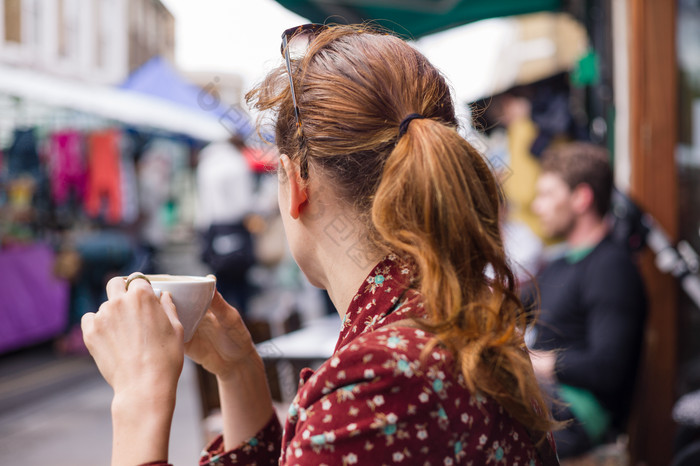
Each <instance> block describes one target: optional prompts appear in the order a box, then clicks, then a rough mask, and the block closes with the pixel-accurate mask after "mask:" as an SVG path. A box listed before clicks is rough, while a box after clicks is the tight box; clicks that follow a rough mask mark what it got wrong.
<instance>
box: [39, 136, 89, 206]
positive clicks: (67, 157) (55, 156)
mask: <svg viewBox="0 0 700 466" xmlns="http://www.w3.org/2000/svg"><path fill="white" fill-rule="evenodd" d="M48 163H49V174H50V177H51V196H52V197H53V200H54V202H55V203H56V205H62V204H65V203H66V202H67V201H68V200H69V198H70V193H71V191H72V192H73V193H74V194H75V198H76V200H78V201H82V200H83V197H84V196H85V189H86V182H87V171H86V167H85V160H84V158H83V152H82V144H81V136H80V133H79V132H77V131H72V130H68V131H60V132H57V133H54V134H52V135H51V141H50V144H49V151H48Z"/></svg>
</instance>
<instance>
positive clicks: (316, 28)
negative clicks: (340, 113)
mask: <svg viewBox="0 0 700 466" xmlns="http://www.w3.org/2000/svg"><path fill="white" fill-rule="evenodd" d="M326 29H328V26H326V25H325V24H315V23H309V24H302V25H301V26H297V27H293V28H289V29H287V30H286V31H284V32H283V33H282V47H281V52H282V56H283V57H284V62H285V64H286V65H287V75H288V76H289V90H290V92H291V93H292V103H293V104H294V118H296V123H297V131H298V132H301V120H300V119H299V106H298V105H297V96H296V92H295V91H294V80H293V79H292V60H299V59H300V58H302V57H303V56H304V54H305V53H306V50H307V49H308V48H309V44H310V43H311V41H313V40H314V38H316V36H318V35H319V34H320V33H321V32H323V31H325V30H326Z"/></svg>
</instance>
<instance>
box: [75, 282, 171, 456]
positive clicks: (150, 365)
mask: <svg viewBox="0 0 700 466" xmlns="http://www.w3.org/2000/svg"><path fill="white" fill-rule="evenodd" d="M107 297H108V300H107V302H105V303H104V304H102V306H100V310H99V312H98V313H97V314H95V313H88V314H85V315H84V316H83V319H82V329H83V338H84V339H85V345H86V346H87V348H88V350H89V351H90V354H91V355H92V357H93V358H94V359H95V362H96V363H97V367H98V368H99V370H100V372H101V373H102V376H103V377H104V378H105V380H106V381H107V382H108V383H109V384H110V385H111V386H112V388H113V389H114V399H113V400H112V427H113V439H112V442H113V445H112V466H118V465H134V464H144V463H148V462H152V461H163V460H167V458H168V440H169V438H170V425H171V423H172V417H173V411H174V410H175V392H176V389H177V381H178V378H179V377H180V373H181V372H182V365H183V362H184V347H183V340H184V331H183V329H182V324H180V321H179V320H178V318H177V313H176V311H175V305H174V304H173V301H172V299H171V298H170V295H169V294H168V293H163V295H162V296H161V298H160V300H159V299H158V298H156V295H155V294H154V293H153V289H152V288H151V286H150V284H149V283H148V282H146V281H145V280H142V279H136V280H133V281H132V282H131V283H130V285H129V290H128V291H127V290H126V286H125V282H124V279H123V278H120V277H117V278H113V279H112V280H110V281H109V283H108V284H107Z"/></svg>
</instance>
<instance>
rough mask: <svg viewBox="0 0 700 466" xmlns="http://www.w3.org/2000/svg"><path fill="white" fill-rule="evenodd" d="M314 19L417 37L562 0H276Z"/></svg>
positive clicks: (545, 7) (540, 8)
mask: <svg viewBox="0 0 700 466" xmlns="http://www.w3.org/2000/svg"><path fill="white" fill-rule="evenodd" d="M277 2H278V3H279V4H281V5H282V6H284V7H285V8H287V9H288V10H291V11H293V12H295V13H297V14H299V15H301V16H304V17H305V18H309V19H310V20H311V21H312V22H314V23H325V22H329V23H361V22H364V21H368V20H372V21H375V22H377V23H379V24H380V25H382V26H384V27H387V28H389V29H392V30H394V31H395V32H397V33H398V34H400V35H402V36H406V37H407V38H418V37H421V36H424V35H427V34H431V33H433V32H438V31H442V30H445V29H449V28H452V27H455V26H460V25H462V24H466V23H471V22H473V21H478V20H481V19H487V18H496V17H501V16H513V15H521V14H526V13H534V12H538V11H553V10H558V9H559V8H560V6H561V0H277Z"/></svg>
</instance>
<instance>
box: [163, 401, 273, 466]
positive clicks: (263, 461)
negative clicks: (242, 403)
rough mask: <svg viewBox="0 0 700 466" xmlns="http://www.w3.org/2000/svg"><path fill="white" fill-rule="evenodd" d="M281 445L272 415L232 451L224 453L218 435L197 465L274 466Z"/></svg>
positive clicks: (222, 442)
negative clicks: (251, 435)
mask: <svg viewBox="0 0 700 466" xmlns="http://www.w3.org/2000/svg"><path fill="white" fill-rule="evenodd" d="M281 443H282V428H281V426H280V423H279V420H278V419H277V415H276V414H274V413H273V415H272V417H271V418H270V420H269V421H268V423H267V424H266V425H265V427H263V428H262V429H261V430H260V432H258V433H257V434H256V435H255V437H253V438H251V439H250V440H248V441H247V442H244V443H242V444H241V445H239V446H238V447H237V448H235V449H233V450H230V451H224V440H223V437H222V436H221V435H219V436H218V437H217V438H216V439H214V440H213V441H212V442H211V443H210V444H209V445H208V446H207V448H206V449H205V450H204V451H203V452H202V456H201V458H200V460H199V464H200V466H208V465H216V466H227V465H234V464H236V465H258V466H263V465H276V464H278V461H279V456H280V445H281ZM158 466H165V465H158Z"/></svg>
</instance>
